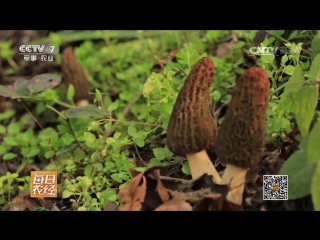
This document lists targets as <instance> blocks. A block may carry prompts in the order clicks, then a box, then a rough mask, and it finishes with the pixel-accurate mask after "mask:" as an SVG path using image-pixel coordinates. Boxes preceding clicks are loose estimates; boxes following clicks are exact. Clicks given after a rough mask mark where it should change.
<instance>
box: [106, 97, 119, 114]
mask: <svg viewBox="0 0 320 240" xmlns="http://www.w3.org/2000/svg"><path fill="white" fill-rule="evenodd" d="M119 104H120V103H119V101H118V100H116V101H114V102H113V103H111V104H110V105H109V107H108V112H109V113H110V114H111V113H112V112H113V111H114V110H116V109H117V108H118V107H119Z"/></svg>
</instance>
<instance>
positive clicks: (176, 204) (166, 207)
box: [155, 198, 192, 211]
mask: <svg viewBox="0 0 320 240" xmlns="http://www.w3.org/2000/svg"><path fill="white" fill-rule="evenodd" d="M155 211H192V207H191V205H190V204H189V203H187V202H186V201H184V199H179V198H174V199H171V200H170V201H168V202H165V203H164V204H162V205H160V206H159V207H157V208H156V209H155Z"/></svg>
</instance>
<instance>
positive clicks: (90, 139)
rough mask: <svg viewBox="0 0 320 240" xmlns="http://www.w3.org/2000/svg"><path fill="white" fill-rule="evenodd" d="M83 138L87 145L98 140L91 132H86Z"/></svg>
mask: <svg viewBox="0 0 320 240" xmlns="http://www.w3.org/2000/svg"><path fill="white" fill-rule="evenodd" d="M83 136H84V138H85V140H86V143H93V142H94V141H95V140H96V136H95V135H94V134H93V133H91V132H84V133H83Z"/></svg>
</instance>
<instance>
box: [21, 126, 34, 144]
mask: <svg viewBox="0 0 320 240" xmlns="http://www.w3.org/2000/svg"><path fill="white" fill-rule="evenodd" d="M32 138H33V130H32V128H29V129H28V130H27V131H25V132H24V133H23V135H22V142H23V144H25V145H26V146H27V145H28V143H29V142H30V140H31V139H32Z"/></svg>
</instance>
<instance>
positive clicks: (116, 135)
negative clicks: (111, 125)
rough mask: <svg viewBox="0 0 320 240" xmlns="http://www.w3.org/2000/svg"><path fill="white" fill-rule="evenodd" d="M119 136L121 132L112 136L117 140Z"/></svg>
mask: <svg viewBox="0 0 320 240" xmlns="http://www.w3.org/2000/svg"><path fill="white" fill-rule="evenodd" d="M120 136H121V132H116V133H115V134H113V138H114V139H119V137H120Z"/></svg>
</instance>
